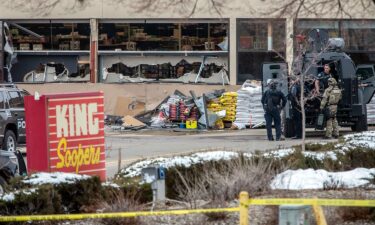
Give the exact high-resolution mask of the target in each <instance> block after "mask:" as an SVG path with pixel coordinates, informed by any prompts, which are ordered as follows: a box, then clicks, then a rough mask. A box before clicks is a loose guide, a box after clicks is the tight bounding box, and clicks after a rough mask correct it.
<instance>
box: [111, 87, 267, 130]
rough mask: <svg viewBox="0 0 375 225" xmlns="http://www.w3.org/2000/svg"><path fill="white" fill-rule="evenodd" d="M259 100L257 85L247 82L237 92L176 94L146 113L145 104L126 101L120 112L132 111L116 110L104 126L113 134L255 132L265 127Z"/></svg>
mask: <svg viewBox="0 0 375 225" xmlns="http://www.w3.org/2000/svg"><path fill="white" fill-rule="evenodd" d="M261 97H262V88H261V84H260V82H246V83H245V84H244V85H243V86H242V88H241V89H240V90H238V91H237V92H225V90H224V89H222V90H215V91H212V92H208V93H204V94H202V96H196V95H195V93H194V92H193V91H190V96H187V95H185V94H184V93H182V92H180V91H178V90H176V91H175V92H174V93H173V94H172V95H170V96H168V97H167V98H165V99H164V100H163V101H162V102H161V103H160V104H159V105H158V106H157V107H156V108H155V109H153V110H149V111H146V110H145V104H144V103H141V102H137V101H136V100H133V101H132V100H131V99H129V98H125V99H124V100H123V102H125V103H124V104H125V106H124V107H123V109H129V108H131V109H132V111H131V112H128V110H125V111H126V112H125V113H124V112H123V111H124V110H123V109H119V108H118V107H116V109H115V114H116V116H107V117H106V119H105V123H106V125H108V126H110V127H111V128H112V129H114V130H116V129H117V130H139V129H144V128H150V129H152V128H178V129H189V130H199V129H225V128H230V129H244V128H255V127H259V126H262V125H264V117H263V114H264V113H263V107H262V104H261V102H260V100H261ZM124 114H125V116H119V115H124Z"/></svg>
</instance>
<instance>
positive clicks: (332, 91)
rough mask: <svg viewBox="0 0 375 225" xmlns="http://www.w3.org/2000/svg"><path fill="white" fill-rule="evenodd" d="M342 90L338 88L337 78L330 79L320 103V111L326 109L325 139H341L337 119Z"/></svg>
mask: <svg viewBox="0 0 375 225" xmlns="http://www.w3.org/2000/svg"><path fill="white" fill-rule="evenodd" d="M341 97H342V93H341V89H340V88H339V87H338V86H337V82H336V80H335V78H332V77H331V78H329V79H328V88H327V89H326V90H325V91H324V94H323V99H322V101H321V103H320V110H323V109H325V110H326V111H325V112H326V118H327V126H326V136H325V138H327V139H331V138H332V132H333V137H334V138H338V137H339V125H338V122H337V119H336V113H337V104H338V103H339V101H340V100H341Z"/></svg>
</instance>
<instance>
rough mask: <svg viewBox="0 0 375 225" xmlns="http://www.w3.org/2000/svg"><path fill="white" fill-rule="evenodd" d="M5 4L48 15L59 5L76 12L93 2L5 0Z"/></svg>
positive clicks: (35, 13)
mask: <svg viewBox="0 0 375 225" xmlns="http://www.w3.org/2000/svg"><path fill="white" fill-rule="evenodd" d="M3 4H4V5H5V6H7V7H10V8H12V9H17V10H20V11H22V12H27V13H32V14H33V15H36V16H38V15H40V16H48V15H50V14H51V12H52V11H53V10H54V9H56V8H58V7H61V8H62V9H64V10H66V11H69V12H75V11H79V10H82V9H84V8H85V7H87V6H89V5H90V4H91V3H90V1H88V0H71V1H69V2H64V1H61V0H29V1H25V0H5V1H4V3H3Z"/></svg>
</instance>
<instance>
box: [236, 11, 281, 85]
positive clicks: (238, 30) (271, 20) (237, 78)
mask: <svg viewBox="0 0 375 225" xmlns="http://www.w3.org/2000/svg"><path fill="white" fill-rule="evenodd" d="M241 21H250V22H251V21H254V22H259V21H262V22H263V21H264V22H267V23H268V22H271V24H272V22H274V21H275V22H283V23H284V26H285V29H284V32H285V35H284V47H283V48H284V49H283V51H284V52H282V53H283V54H284V55H282V57H284V60H283V62H285V58H286V49H287V46H286V41H287V23H286V22H287V21H286V18H237V19H236V25H235V26H236V50H235V51H236V58H237V60H236V68H237V74H236V84H241V83H240V80H239V76H240V73H239V71H240V70H239V68H240V65H239V63H240V60H239V59H240V53H244V52H248V53H255V54H256V53H266V54H267V53H275V54H276V55H279V54H280V51H273V49H272V50H268V46H267V48H266V49H261V50H246V51H244V50H240V29H239V26H240V22H241ZM267 33H268V31H267ZM272 34H274V32H272ZM272 37H273V36H272ZM267 38H268V35H267ZM268 41H269V40H267V42H268ZM266 44H267V45H268V43H266ZM272 45H273V44H272ZM265 62H268V61H264V62H263V63H265ZM278 62H281V61H278ZM261 75H262V74H260V76H261Z"/></svg>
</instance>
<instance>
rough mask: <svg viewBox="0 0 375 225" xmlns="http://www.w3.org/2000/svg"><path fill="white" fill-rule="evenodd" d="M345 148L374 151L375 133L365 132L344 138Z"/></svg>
mask: <svg viewBox="0 0 375 225" xmlns="http://www.w3.org/2000/svg"><path fill="white" fill-rule="evenodd" d="M344 139H345V141H346V146H348V147H351V146H353V147H355V146H362V147H367V148H373V149H375V131H366V132H362V133H356V134H348V135H345V136H344Z"/></svg>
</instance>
